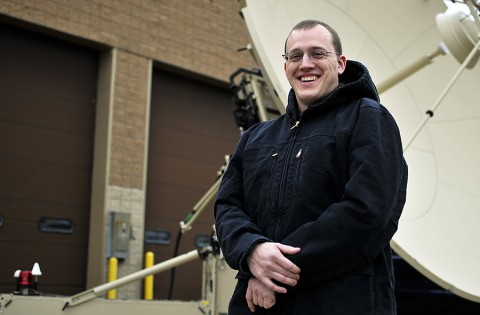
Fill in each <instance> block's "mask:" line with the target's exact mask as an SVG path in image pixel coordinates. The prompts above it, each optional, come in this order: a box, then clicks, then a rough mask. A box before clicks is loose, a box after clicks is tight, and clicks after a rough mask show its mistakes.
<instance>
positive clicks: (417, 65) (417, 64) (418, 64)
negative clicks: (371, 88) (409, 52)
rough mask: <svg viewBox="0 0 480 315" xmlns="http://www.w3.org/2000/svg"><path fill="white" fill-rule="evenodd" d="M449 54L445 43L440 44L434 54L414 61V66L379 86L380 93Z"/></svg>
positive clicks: (401, 71) (409, 66) (406, 68)
mask: <svg viewBox="0 0 480 315" xmlns="http://www.w3.org/2000/svg"><path fill="white" fill-rule="evenodd" d="M447 53H448V49H447V46H446V45H445V44H443V43H440V45H438V47H437V49H436V50H435V51H434V52H432V53H430V54H428V55H425V56H422V57H421V58H420V59H418V60H416V61H414V62H413V63H412V64H410V65H408V66H407V67H405V68H404V69H402V70H400V71H399V72H397V73H395V74H394V75H392V76H391V77H389V78H387V79H386V80H384V81H383V82H381V83H380V84H378V85H377V91H378V93H379V94H381V93H383V92H385V91H386V90H388V89H390V88H391V87H393V86H395V85H397V84H398V83H400V82H402V81H403V80H405V79H406V78H408V77H409V76H411V75H412V74H414V73H416V72H417V71H419V70H421V69H422V68H424V67H425V66H427V65H429V64H431V63H433V59H434V58H436V57H438V56H440V55H446V54H447Z"/></svg>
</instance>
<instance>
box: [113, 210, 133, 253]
mask: <svg viewBox="0 0 480 315" xmlns="http://www.w3.org/2000/svg"><path fill="white" fill-rule="evenodd" d="M109 230H110V231H109V232H110V233H109V239H108V242H107V256H108V258H110V257H116V258H118V259H125V258H127V256H128V250H129V247H130V239H131V238H132V235H131V233H132V226H131V214H130V213H123V212H110V215H109Z"/></svg>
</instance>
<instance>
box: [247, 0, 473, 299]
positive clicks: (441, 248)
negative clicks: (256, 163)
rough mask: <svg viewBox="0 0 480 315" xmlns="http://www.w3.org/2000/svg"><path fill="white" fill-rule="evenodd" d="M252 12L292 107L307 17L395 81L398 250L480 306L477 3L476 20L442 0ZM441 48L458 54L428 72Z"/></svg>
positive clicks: (250, 5)
mask: <svg viewBox="0 0 480 315" xmlns="http://www.w3.org/2000/svg"><path fill="white" fill-rule="evenodd" d="M243 6H244V7H243V9H242V14H243V16H244V18H245V23H246V25H247V28H248V31H249V33H250V36H251V39H252V45H251V47H252V51H253V53H254V55H255V57H256V59H257V62H258V63H259V65H261V67H262V70H263V72H264V73H265V74H266V76H267V81H268V82H270V84H271V88H273V89H274V90H275V92H276V94H277V95H278V101H280V102H282V103H283V104H284V105H285V103H286V100H287V94H288V91H289V89H290V86H289V85H288V82H287V80H286V78H285V75H284V72H283V59H282V57H281V55H282V53H283V51H284V42H285V39H286V37H287V35H288V33H289V32H290V30H291V28H292V27H293V26H294V25H295V24H296V23H297V22H299V21H300V20H304V19H310V18H313V19H319V20H323V21H325V22H327V23H329V24H331V25H332V26H333V27H334V28H335V29H336V30H337V31H338V33H339V34H340V37H341V38H342V43H343V46H344V54H345V55H346V56H347V58H349V59H354V60H359V61H361V62H362V63H364V64H365V65H367V67H368V68H369V70H370V73H371V75H372V78H373V79H374V81H375V82H376V83H377V84H378V85H379V86H382V82H384V81H385V82H386V81H388V80H390V79H391V78H392V76H393V77H395V78H396V79H395V80H394V81H395V82H394V83H393V84H389V85H388V86H387V88H388V90H387V88H385V89H382V91H381V92H382V94H381V100H382V103H383V104H384V105H385V106H386V107H387V108H388V109H389V110H390V111H391V112H392V114H393V115H394V116H395V118H396V120H397V123H398V124H399V127H400V130H401V133H402V138H403V139H404V142H408V148H407V147H405V156H406V159H407V162H408V164H409V186H408V191H407V202H406V205H405V209H404V214H403V217H402V219H401V222H400V227H399V230H398V232H397V233H396V234H395V236H394V239H393V240H392V247H393V248H394V249H395V251H396V252H397V253H398V254H399V255H400V256H402V258H404V259H405V260H406V261H407V262H409V263H410V264H411V265H412V266H413V267H415V268H416V269H417V270H419V271H420V272H421V273H423V274H424V275H425V276H427V277H428V278H430V279H431V280H433V281H434V282H436V283H437V284H439V285H440V286H442V287H443V288H445V289H448V290H450V291H451V292H453V293H455V294H457V295H459V296H462V297H464V298H467V299H469V300H472V301H476V302H480V268H479V263H478V262H480V228H479V227H478V226H477V225H478V224H479V222H480V163H478V157H479V156H480V142H479V141H478V140H477V139H476V136H477V135H478V134H480V105H479V100H478V95H479V94H478V92H477V90H476V89H477V88H479V87H480V71H479V68H480V67H479V66H476V63H477V60H478V48H479V46H480V43H479V42H480V41H479V37H478V36H479V32H480V23H479V21H478V9H479V8H478V4H477V3H476V2H467V4H466V5H465V4H464V5H463V6H465V7H467V6H468V8H467V9H468V10H469V12H474V14H473V15H470V16H467V15H465V14H462V13H455V12H454V13H452V11H451V10H452V9H449V10H448V11H447V6H446V4H445V3H444V2H442V1H418V0H404V1H374V0H364V1H353V0H335V1H334V0H282V1H280V0H262V1H258V0H245V1H244V3H243ZM446 11H447V13H445V12H446ZM437 15H438V17H437ZM437 23H438V25H437ZM442 42H443V43H444V44H445V46H447V47H448V50H450V52H451V55H448V56H445V57H442V58H436V59H435V62H434V63H433V64H432V65H430V66H428V67H425V66H426V65H427V64H428V63H431V62H432V61H433V60H432V59H433V58H435V57H436V56H438V55H440V54H444V53H445V48H442V47H445V46H444V45H443V44H441V43H442ZM438 47H441V48H438ZM431 51H434V53H433V54H430V52H431ZM422 56H426V57H427V58H426V59H425V58H423V60H426V61H425V62H424V61H419V60H422ZM419 58H420V59H419ZM411 65H415V66H413V71H412V66H411ZM405 69H409V70H408V71H404V70H405ZM420 69H421V70H420ZM464 69H468V70H467V71H463V70H464ZM418 70H420V71H418ZM412 73H414V74H413V75H412ZM398 74H400V75H399V76H398ZM394 84H395V86H394V87H393V88H392V86H393V85H394ZM437 107H438V110H437ZM427 111H431V114H433V112H434V113H435V115H434V117H432V118H430V115H426V114H425V113H426V112H427ZM427 121H428V123H427Z"/></svg>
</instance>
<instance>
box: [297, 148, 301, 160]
mask: <svg viewBox="0 0 480 315" xmlns="http://www.w3.org/2000/svg"><path fill="white" fill-rule="evenodd" d="M300 155H302V149H300V150H298V153H297V155H296V156H295V157H296V158H297V159H298V158H299V157H300Z"/></svg>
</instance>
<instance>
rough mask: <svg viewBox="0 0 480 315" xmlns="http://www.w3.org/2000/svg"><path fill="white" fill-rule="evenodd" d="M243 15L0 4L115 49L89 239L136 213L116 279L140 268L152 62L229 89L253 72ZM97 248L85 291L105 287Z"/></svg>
mask: <svg viewBox="0 0 480 315" xmlns="http://www.w3.org/2000/svg"><path fill="white" fill-rule="evenodd" d="M239 11H240V4H239V3H238V2H237V0H175V1H172V0H0V15H4V16H6V17H8V19H9V20H15V21H19V22H26V23H24V24H23V25H28V26H29V27H30V28H33V29H34V30H36V31H41V32H45V31H47V33H48V35H49V36H55V37H63V38H67V39H69V40H73V41H77V42H78V43H80V44H85V43H89V44H92V43H93V46H94V47H97V48H100V49H105V50H108V49H115V51H116V53H115V54H114V56H115V57H114V59H115V61H114V64H115V71H114V74H113V78H112V80H113V85H112V86H111V87H110V88H111V89H112V90H111V91H109V93H110V95H111V97H110V98H111V102H112V113H111V122H109V124H110V126H109V128H108V130H109V132H108V137H109V139H110V140H109V141H106V140H105V141H102V142H105V143H106V144H107V146H109V147H108V148H107V149H106V150H107V151H108V152H109V154H108V155H107V156H108V157H109V161H108V163H106V165H107V168H108V169H107V170H106V174H107V176H106V178H107V190H105V192H104V197H103V198H99V199H98V197H95V198H97V200H96V201H95V202H92V211H91V220H94V222H95V220H96V222H98V224H94V225H91V226H90V230H91V231H90V239H91V240H92V239H97V238H98V237H104V238H105V239H106V238H107V235H108V219H107V218H108V213H109V212H110V211H120V212H129V213H131V214H132V227H133V230H134V234H135V240H132V242H131V244H130V254H129V257H128V259H126V260H125V261H123V262H121V264H120V265H119V268H118V269H119V276H122V275H125V274H128V273H131V272H133V271H136V270H139V269H141V268H142V262H143V227H144V211H145V180H146V160H147V159H146V154H147V150H146V148H148V135H147V134H148V129H149V126H148V124H149V121H148V120H149V104H150V99H149V95H150V79H151V71H152V69H151V67H152V63H153V64H157V65H167V66H168V67H169V68H172V69H179V70H182V71H185V72H186V73H191V74H194V75H198V76H200V77H204V78H207V79H209V80H212V81H214V82H224V83H228V78H229V76H230V75H231V74H232V73H233V72H234V71H236V70H237V69H238V68H240V67H243V68H250V67H252V66H255V63H254V61H253V58H252V57H251V55H250V53H249V52H246V51H244V52H237V49H238V48H243V47H245V46H246V44H248V43H249V38H248V34H247V31H246V28H245V25H244V23H243V21H242V19H241V17H240V15H239ZM1 18H2V16H0V19H1ZM20 25H22V23H20ZM52 31H53V32H52ZM97 105H98V104H97ZM97 140H98V139H97ZM94 189H95V187H94ZM102 191H103V190H102ZM97 204H98V206H97ZM96 243H98V242H97V241H95V242H91V243H90V244H91V245H90V247H89V253H88V255H89V266H88V269H89V270H90V269H91V270H94V269H96V270H94V271H89V274H88V275H87V287H92V286H94V285H98V284H100V283H103V282H105V281H106V275H107V262H106V259H105V258H106V257H105V246H104V244H103V243H98V244H96ZM92 244H93V245H92ZM99 244H100V245H99ZM99 264H101V265H102V267H101V268H100V270H98V265H99ZM94 265H97V267H92V266H94ZM140 292H141V288H140V284H139V283H135V284H131V285H128V286H126V287H124V288H120V290H119V294H118V296H119V298H138V297H139V295H140Z"/></svg>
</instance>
